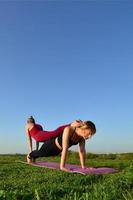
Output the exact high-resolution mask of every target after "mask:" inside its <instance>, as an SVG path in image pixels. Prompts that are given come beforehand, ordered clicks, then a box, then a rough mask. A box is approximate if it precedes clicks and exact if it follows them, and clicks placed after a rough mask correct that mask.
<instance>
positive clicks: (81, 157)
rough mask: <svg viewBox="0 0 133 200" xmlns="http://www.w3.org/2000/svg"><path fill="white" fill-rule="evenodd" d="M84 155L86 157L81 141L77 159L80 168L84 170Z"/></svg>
mask: <svg viewBox="0 0 133 200" xmlns="http://www.w3.org/2000/svg"><path fill="white" fill-rule="evenodd" d="M85 155H86V150H85V140H84V139H83V140H82V141H81V142H80V143H79V158H80V163H81V167H82V168H85Z"/></svg>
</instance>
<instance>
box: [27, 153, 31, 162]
mask: <svg viewBox="0 0 133 200" xmlns="http://www.w3.org/2000/svg"><path fill="white" fill-rule="evenodd" d="M27 163H29V164H30V163H32V159H31V158H30V156H29V154H28V155H27Z"/></svg>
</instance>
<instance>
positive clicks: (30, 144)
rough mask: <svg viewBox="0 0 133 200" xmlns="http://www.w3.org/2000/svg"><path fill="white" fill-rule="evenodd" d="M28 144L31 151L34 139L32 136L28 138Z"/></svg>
mask: <svg viewBox="0 0 133 200" xmlns="http://www.w3.org/2000/svg"><path fill="white" fill-rule="evenodd" d="M28 146H29V151H30V152H31V151H32V139H31V137H30V138H29V139H28Z"/></svg>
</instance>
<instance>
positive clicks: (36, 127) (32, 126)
mask: <svg viewBox="0 0 133 200" xmlns="http://www.w3.org/2000/svg"><path fill="white" fill-rule="evenodd" d="M80 122H81V120H75V121H74V122H72V123H71V124H66V125H63V126H60V127H58V128H57V129H55V130H53V131H45V130H43V127H42V126H41V125H40V124H36V122H35V119H34V118H33V117H32V116H30V117H29V118H28V120H27V124H26V127H25V129H26V134H27V140H28V146H29V151H30V152H31V151H32V138H33V139H34V140H35V141H37V142H45V141H47V140H48V139H50V138H53V137H56V136H58V135H59V134H60V133H61V132H62V131H63V130H64V129H65V128H66V127H67V126H78V125H79V124H80Z"/></svg>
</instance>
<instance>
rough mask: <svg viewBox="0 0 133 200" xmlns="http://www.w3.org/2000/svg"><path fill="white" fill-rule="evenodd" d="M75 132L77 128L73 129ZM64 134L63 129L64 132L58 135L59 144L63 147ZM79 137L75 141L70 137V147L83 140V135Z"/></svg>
mask: <svg viewBox="0 0 133 200" xmlns="http://www.w3.org/2000/svg"><path fill="white" fill-rule="evenodd" d="M73 132H75V130H74V131H73ZM62 136H63V131H62V133H61V134H60V135H59V136H58V137H57V138H58V142H59V145H60V146H61V147H62ZM77 137H78V138H79V139H78V140H77V141H76V142H74V141H72V139H71V138H70V139H69V147H71V146H72V145H76V144H78V143H79V142H80V141H81V140H83V137H81V136H77Z"/></svg>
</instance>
